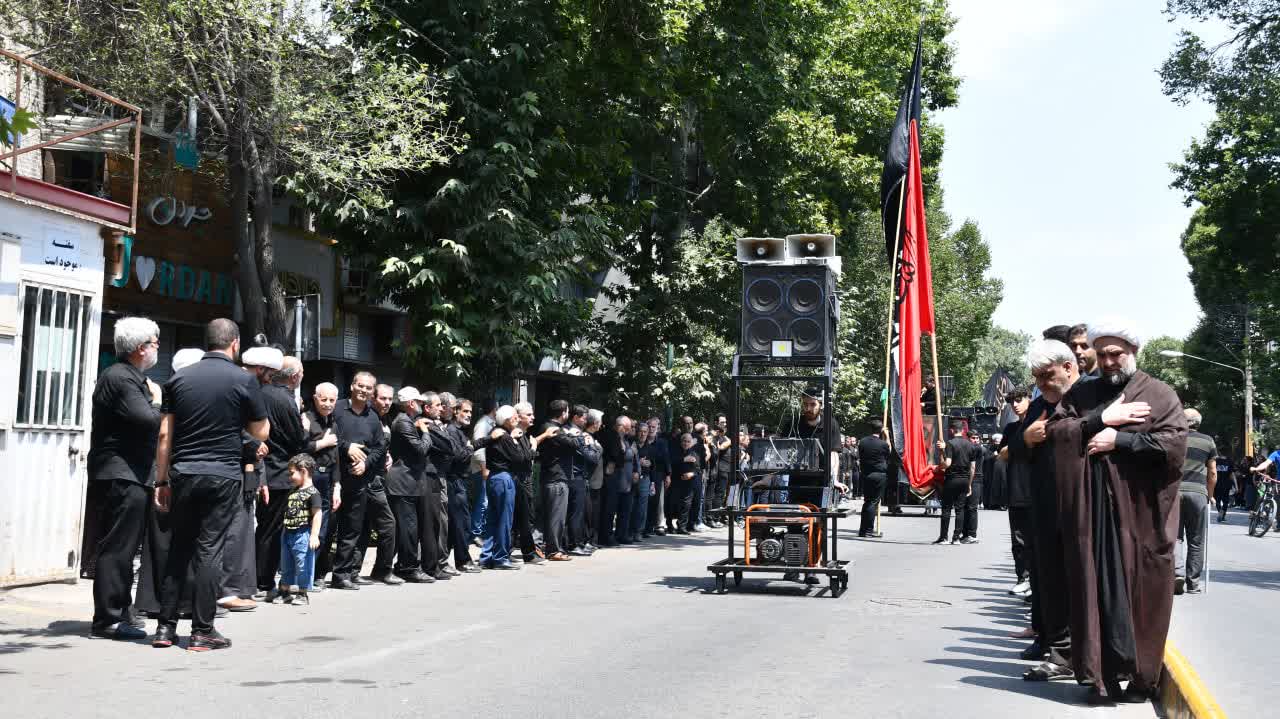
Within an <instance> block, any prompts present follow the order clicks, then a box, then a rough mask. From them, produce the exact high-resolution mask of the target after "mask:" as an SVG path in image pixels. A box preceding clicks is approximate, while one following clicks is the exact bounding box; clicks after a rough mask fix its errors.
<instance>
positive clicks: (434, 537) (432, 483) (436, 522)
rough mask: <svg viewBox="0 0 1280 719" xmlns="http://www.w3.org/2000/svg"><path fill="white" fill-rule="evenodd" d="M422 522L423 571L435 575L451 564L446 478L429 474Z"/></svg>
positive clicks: (420, 525)
mask: <svg viewBox="0 0 1280 719" xmlns="http://www.w3.org/2000/svg"><path fill="white" fill-rule="evenodd" d="M420 502H421V504H422V522H421V523H419V525H418V532H419V534H421V536H422V571H424V572H426V573H427V574H431V575H435V574H438V573H439V572H440V570H442V569H444V568H446V567H448V566H449V496H448V491H447V490H446V489H445V483H444V480H443V479H441V478H439V477H437V476H433V475H427V478H426V493H424V494H423V495H422V498H421V499H420Z"/></svg>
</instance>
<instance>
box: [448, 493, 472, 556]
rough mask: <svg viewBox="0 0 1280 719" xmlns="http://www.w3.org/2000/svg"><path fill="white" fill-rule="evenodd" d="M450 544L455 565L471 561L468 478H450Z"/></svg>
mask: <svg viewBox="0 0 1280 719" xmlns="http://www.w3.org/2000/svg"><path fill="white" fill-rule="evenodd" d="M448 490H449V546H450V547H452V548H453V563H454V566H456V567H458V568H461V567H463V566H464V565H466V564H469V563H470V562H471V551H470V550H469V549H468V547H470V546H471V542H470V534H471V505H470V504H468V503H467V480H466V479H464V478H458V479H454V478H452V477H451V478H449V481H448Z"/></svg>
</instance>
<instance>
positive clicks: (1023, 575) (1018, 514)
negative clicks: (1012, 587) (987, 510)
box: [1009, 507, 1035, 583]
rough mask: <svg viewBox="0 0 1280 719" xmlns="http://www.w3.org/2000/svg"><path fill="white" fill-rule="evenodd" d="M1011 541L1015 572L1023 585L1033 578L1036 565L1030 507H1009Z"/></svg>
mask: <svg viewBox="0 0 1280 719" xmlns="http://www.w3.org/2000/svg"><path fill="white" fill-rule="evenodd" d="M1009 540H1010V543H1011V545H1012V546H1011V549H1012V551H1013V572H1014V574H1015V575H1017V578H1018V582H1019V583H1021V582H1022V581H1024V580H1026V579H1028V578H1029V577H1030V576H1031V565H1032V564H1034V563H1035V556H1034V553H1035V544H1034V542H1035V540H1034V538H1033V535H1032V526H1031V508H1030V507H1009Z"/></svg>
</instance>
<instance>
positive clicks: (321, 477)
mask: <svg viewBox="0 0 1280 719" xmlns="http://www.w3.org/2000/svg"><path fill="white" fill-rule="evenodd" d="M322 469H323V471H317V472H316V475H315V476H314V477H312V480H311V481H312V483H313V484H314V485H315V487H316V491H317V492H319V493H320V517H321V519H320V548H319V549H317V550H316V565H315V574H314V578H315V581H319V580H321V579H323V578H324V575H326V574H328V573H329V571H330V570H332V569H333V529H334V525H335V524H336V522H335V521H334V516H333V467H325V468H322Z"/></svg>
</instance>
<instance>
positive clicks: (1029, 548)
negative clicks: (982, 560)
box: [998, 389, 1035, 636]
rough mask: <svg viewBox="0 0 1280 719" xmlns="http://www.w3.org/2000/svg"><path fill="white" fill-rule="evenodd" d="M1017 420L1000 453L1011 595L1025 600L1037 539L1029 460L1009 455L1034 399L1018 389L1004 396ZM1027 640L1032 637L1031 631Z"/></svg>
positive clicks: (1005, 435)
mask: <svg viewBox="0 0 1280 719" xmlns="http://www.w3.org/2000/svg"><path fill="white" fill-rule="evenodd" d="M1005 401H1006V402H1008V403H1009V406H1010V407H1012V408H1013V413H1014V414H1015V415H1017V417H1018V418H1017V419H1016V420H1014V421H1012V422H1010V423H1008V424H1006V425H1005V426H1004V430H1003V431H1002V432H1001V435H1000V445H999V447H998V452H999V453H1000V458H1001V459H1003V460H1004V462H1005V486H1006V488H1007V490H1006V496H1007V502H1008V506H1009V538H1010V542H1011V545H1012V552H1013V572H1014V576H1015V581H1014V585H1013V587H1012V588H1011V589H1010V590H1009V593H1010V594H1012V595H1015V596H1020V597H1025V596H1029V595H1030V594H1031V565H1032V564H1033V563H1034V562H1035V544H1034V542H1035V535H1034V532H1033V526H1032V520H1031V466H1030V464H1028V463H1027V461H1026V460H1020V459H1015V458H1013V457H1012V456H1010V454H1009V449H1008V448H1009V440H1010V439H1012V438H1013V437H1014V436H1015V435H1020V434H1022V422H1023V419H1024V418H1025V417H1026V416H1027V408H1028V407H1029V406H1030V405H1031V399H1030V397H1028V396H1027V391H1026V390H1023V389H1016V390H1013V391H1012V392H1010V393H1009V394H1007V395H1006V396H1005ZM1026 634H1027V636H1031V632H1030V631H1028V632H1027V633H1026Z"/></svg>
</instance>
